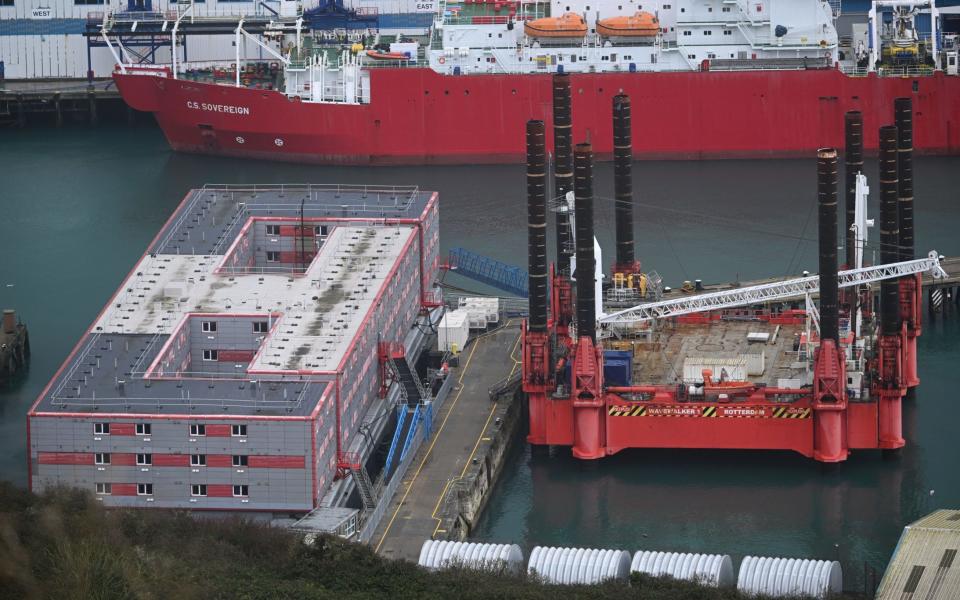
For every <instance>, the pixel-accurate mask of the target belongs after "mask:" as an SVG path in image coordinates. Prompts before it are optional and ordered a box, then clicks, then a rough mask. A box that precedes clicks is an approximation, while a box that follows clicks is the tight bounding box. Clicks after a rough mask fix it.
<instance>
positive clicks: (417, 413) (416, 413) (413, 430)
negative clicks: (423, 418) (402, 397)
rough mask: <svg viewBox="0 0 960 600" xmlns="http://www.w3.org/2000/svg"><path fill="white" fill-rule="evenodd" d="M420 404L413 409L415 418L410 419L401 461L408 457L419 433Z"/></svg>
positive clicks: (401, 452)
mask: <svg viewBox="0 0 960 600" xmlns="http://www.w3.org/2000/svg"><path fill="white" fill-rule="evenodd" d="M420 406H421V405H420V404H418V405H417V407H416V408H414V409H413V420H412V421H410V429H409V430H408V431H407V439H406V440H404V442H403V450H401V451H400V462H403V459H404V458H406V457H407V452H408V451H409V450H410V446H411V445H412V444H413V436H414V435H416V433H417V423H418V422H419V421H420Z"/></svg>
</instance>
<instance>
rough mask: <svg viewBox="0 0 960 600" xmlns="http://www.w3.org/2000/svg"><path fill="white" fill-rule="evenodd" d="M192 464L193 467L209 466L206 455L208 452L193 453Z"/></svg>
mask: <svg viewBox="0 0 960 600" xmlns="http://www.w3.org/2000/svg"><path fill="white" fill-rule="evenodd" d="M190 466H191V467H205V466H207V455H206V454H191V455H190Z"/></svg>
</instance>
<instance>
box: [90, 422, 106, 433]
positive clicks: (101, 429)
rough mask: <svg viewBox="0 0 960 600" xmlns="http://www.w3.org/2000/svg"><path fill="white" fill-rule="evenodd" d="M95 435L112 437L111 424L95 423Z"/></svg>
mask: <svg viewBox="0 0 960 600" xmlns="http://www.w3.org/2000/svg"><path fill="white" fill-rule="evenodd" d="M93 433H94V434H96V435H110V423H94V424H93Z"/></svg>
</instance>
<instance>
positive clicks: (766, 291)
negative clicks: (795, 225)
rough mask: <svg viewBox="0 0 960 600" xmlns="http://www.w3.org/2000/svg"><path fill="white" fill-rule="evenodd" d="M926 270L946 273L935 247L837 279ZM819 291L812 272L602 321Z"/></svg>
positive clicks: (638, 319)
mask: <svg viewBox="0 0 960 600" xmlns="http://www.w3.org/2000/svg"><path fill="white" fill-rule="evenodd" d="M924 272H929V273H930V274H931V275H932V276H933V278H934V279H940V278H942V277H946V272H945V271H944V270H943V268H942V267H941V266H940V255H939V254H938V253H937V252H936V251H935V250H934V251H931V252H930V253H929V254H928V255H927V257H926V258H919V259H916V260H907V261H902V262H896V263H890V264H885V265H876V266H872V267H862V268H859V269H850V270H847V271H840V272H839V273H838V274H837V282H838V285H839V287H841V288H846V287H853V286H860V285H867V284H870V283H874V282H877V281H883V280H884V279H896V278H899V277H904V276H908V275H914V274H916V273H924ZM819 292H820V278H819V276H817V275H811V276H809V277H800V278H797V279H788V280H786V281H778V282H774V283H763V284H760V285H753V286H749V287H744V288H737V289H732V290H723V291H719V292H710V293H706V294H699V295H697V296H690V297H686V298H677V299H674V300H662V301H660V302H649V303H646V304H641V305H639V306H634V307H633V308H628V309H625V310H621V311H617V312H615V313H611V314H609V315H605V316H603V317H601V318H600V323H601V325H603V324H607V325H613V326H616V325H623V324H632V323H642V322H646V321H655V320H658V319H666V318H669V317H678V316H680V315H689V314H693V313H699V312H706V311H712V310H723V309H727V308H736V307H739V306H750V305H754V304H762V303H765V302H778V301H783V300H790V299H795V298H802V297H805V296H811V295H815V294H818V293H819Z"/></svg>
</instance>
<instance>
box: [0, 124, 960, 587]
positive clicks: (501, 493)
mask: <svg viewBox="0 0 960 600" xmlns="http://www.w3.org/2000/svg"><path fill="white" fill-rule="evenodd" d="M518 135H522V133H521V132H518ZM0 165H2V168H0V174H2V193H0V209H2V210H0V305H2V307H12V308H16V309H17V311H18V313H19V314H20V315H21V317H22V318H23V320H24V321H25V322H26V323H27V324H28V325H29V327H30V333H31V346H32V349H33V360H32V365H31V367H30V370H29V372H28V373H27V374H26V375H25V376H23V377H21V378H20V379H18V380H17V381H16V382H14V383H13V384H12V385H10V386H8V387H6V388H4V389H2V390H0V477H2V478H3V479H8V480H12V481H14V482H15V483H17V484H19V485H25V484H26V439H25V413H26V411H27V409H28V408H29V406H30V404H31V403H32V402H33V401H34V400H35V398H36V397H37V395H38V394H39V393H40V391H41V390H42V389H43V386H44V385H46V383H47V381H48V380H49V379H50V377H51V376H52V375H53V373H54V372H55V371H56V370H57V368H58V367H59V366H60V364H61V363H62V362H63V360H64V358H66V356H67V355H68V354H69V352H70V350H71V348H72V347H73V345H74V344H75V343H76V341H77V340H78V339H79V337H80V335H81V333H82V332H83V330H84V329H85V328H86V327H88V326H89V324H90V323H91V322H92V321H93V320H94V318H95V317H96V315H97V313H98V312H99V310H100V309H101V308H102V306H103V304H104V303H105V302H106V301H107V300H108V298H109V297H110V295H111V294H112V293H113V291H114V290H115V289H116V287H117V285H118V284H119V282H120V281H121V279H122V278H123V276H124V275H125V274H126V273H127V272H128V271H129V269H130V268H131V267H132V266H133V264H134V262H135V261H136V260H137V259H138V258H139V256H140V255H141V253H142V252H143V249H144V247H145V246H146V245H147V243H148V242H149V241H150V239H152V237H153V236H154V234H155V233H156V231H157V230H158V229H159V228H160V226H161V225H162V224H163V222H164V221H165V220H166V218H167V216H168V215H169V214H170V213H171V211H172V210H173V208H174V207H175V206H176V204H177V203H178V202H179V201H180V199H181V198H182V197H183V195H184V194H185V192H186V191H187V190H188V189H190V188H192V187H198V186H201V185H203V184H204V183H247V184H252V183H279V182H317V183H320V182H323V183H336V182H340V183H361V184H362V183H370V184H415V185H419V186H420V187H421V188H423V189H432V190H437V191H439V192H440V193H441V223H442V225H441V246H442V248H443V249H444V250H446V249H448V248H451V247H454V246H463V247H466V248H469V249H471V250H474V251H476V252H479V253H481V254H485V255H488V256H492V257H494V258H497V259H500V260H503V261H505V262H508V263H513V264H517V265H520V266H523V265H524V261H525V256H526V251H525V243H526V234H525V232H526V228H525V213H526V208H525V204H524V202H525V200H524V198H525V197H524V194H525V183H524V169H523V167H522V166H482V167H480V166H477V167H413V168H399V167H397V168H383V167H380V168H359V167H358V168H343V167H317V166H306V165H286V164H278V163H266V162H253V161H242V160H231V159H220V158H209V157H196V156H188V155H178V154H174V153H172V152H170V151H169V150H168V148H167V145H166V143H165V141H164V139H163V136H162V134H161V133H160V132H159V130H157V129H156V128H154V127H149V126H144V127H135V128H115V129H114V128H100V129H97V130H89V129H83V128H79V129H69V128H68V129H64V130H43V129H34V130H27V131H5V132H3V134H2V135H0ZM814 169H815V163H814V160H813V159H810V160H779V161H703V162H641V163H637V165H636V166H635V169H634V178H635V184H634V188H635V190H636V191H637V199H638V202H639V203H640V204H639V206H638V208H637V209H636V213H637V222H636V223H635V228H636V235H637V238H636V239H637V254H638V255H639V256H640V257H641V258H642V260H643V262H644V268H645V269H655V270H657V271H658V272H659V273H661V274H662V275H663V276H664V280H665V282H666V283H667V284H668V285H673V286H677V285H679V284H680V283H681V282H682V281H683V280H687V279H691V280H692V279H697V278H699V279H703V280H704V281H705V282H719V281H729V280H735V279H742V280H747V279H752V278H759V277H766V276H770V275H786V274H797V273H800V272H801V271H802V270H804V269H807V270H810V271H816V264H817V261H816V254H815V252H816V243H815V238H816V214H815V210H814V207H815V202H816V194H815V180H814ZM958 169H960V159H958V158H928V157H923V158H918V159H917V160H916V167H915V172H916V186H915V187H916V198H917V200H916V205H917V215H916V223H917V225H916V229H917V250H918V252H921V251H922V252H926V251H927V250H929V249H931V248H936V249H937V250H939V251H940V252H941V253H942V254H945V255H958V254H960V239H958V238H957V235H956V231H957V227H958V224H960V202H958V200H960V198H958V191H957V188H956V185H955V181H956V178H955V173H956V171H957V170H958ZM868 175H869V176H870V178H871V182H872V184H873V185H874V186H876V181H877V180H876V173H875V164H873V163H871V164H870V165H869V167H868ZM596 177H597V197H598V202H597V206H598V208H597V210H598V213H597V226H598V237H599V238H600V243H601V245H602V247H603V248H604V249H605V250H606V252H607V254H605V255H604V256H605V258H604V262H605V263H609V262H610V258H611V256H612V248H613V243H612V242H613V202H612V196H613V193H612V168H611V166H610V165H609V164H603V165H600V166H599V167H598V168H597V173H596ZM872 206H874V207H875V206H876V194H874V196H873V202H872ZM874 211H875V208H874ZM874 214H875V213H874ZM872 235H873V236H874V239H877V238H878V237H879V232H878V231H877V230H874V231H873V233H872ZM449 280H450V281H451V282H455V283H457V284H462V285H464V286H465V287H470V288H477V287H479V286H476V285H474V284H471V283H469V282H466V281H463V280H457V279H456V278H455V276H451V277H450V278H449ZM919 351H920V376H921V379H922V384H921V386H920V388H919V391H918V393H917V395H916V399H915V400H912V401H909V402H907V404H906V409H905V412H906V414H905V430H906V432H907V436H906V437H907V438H908V440H909V445H908V447H907V448H906V449H905V450H904V451H903V452H902V453H901V455H900V456H899V457H898V458H896V459H893V460H885V459H883V458H882V457H881V456H880V454H879V453H861V454H856V455H854V456H853V457H852V458H851V459H850V460H849V461H848V462H847V463H845V464H843V465H840V466H839V467H836V468H829V469H825V468H823V467H822V466H820V465H818V464H816V463H813V462H811V461H808V460H806V459H803V458H801V457H799V456H794V455H791V454H786V453H756V452H755V453H745V452H693V451H629V452H623V453H621V454H619V455H617V456H615V457H613V458H610V459H608V460H604V461H601V462H599V463H584V462H579V461H574V460H573V459H571V458H570V457H569V455H568V453H567V452H564V451H559V452H557V453H555V454H553V455H550V454H541V453H531V452H530V450H529V449H528V448H527V447H526V445H525V444H518V445H517V447H516V448H515V450H514V451H513V454H512V456H511V459H510V460H509V461H508V463H507V466H506V468H505V471H504V474H503V477H502V479H501V481H500V482H499V483H498V484H497V487H496V490H495V494H494V496H493V498H492V499H491V501H490V504H489V505H488V509H487V511H486V513H485V515H484V516H483V518H482V519H481V522H480V523H479V524H478V527H477V529H476V532H475V537H477V538H478V539H482V540H498V541H511V542H518V543H521V544H522V545H523V546H525V549H526V550H529V549H530V548H531V547H532V546H533V545H537V544H547V545H585V546H597V547H622V548H624V549H628V550H631V551H634V550H637V549H657V550H676V551H699V552H703V551H709V552H723V553H730V554H733V555H735V557H740V556H743V555H745V554H762V555H784V556H785V555H791V556H803V557H821V558H833V557H838V556H839V557H840V558H841V559H842V560H843V561H844V564H845V566H846V567H847V569H848V572H847V576H848V581H852V582H854V585H856V583H855V582H857V581H859V580H860V579H861V578H862V566H863V564H864V563H868V564H869V565H872V566H874V567H876V568H877V569H882V567H883V566H884V565H885V564H886V560H887V559H888V558H889V555H890V553H891V551H892V550H893V546H894V544H895V543H896V540H897V536H898V535H899V532H900V530H901V528H902V526H903V525H904V524H905V523H906V522H908V521H910V520H912V519H914V518H916V517H918V516H920V515H922V514H924V513H926V512H928V511H929V510H932V509H934V508H938V507H957V506H960V469H958V468H957V460H958V458H960V448H958V447H957V444H956V441H955V438H954V437H953V436H954V435H955V433H956V431H957V429H958V425H957V420H956V419H955V415H956V413H957V404H956V403H957V400H956V392H955V388H956V375H955V373H954V375H953V376H951V375H950V373H951V372H954V371H953V369H955V365H956V364H958V362H960V319H957V318H956V317H953V318H952V319H950V320H947V321H944V320H942V319H940V318H938V319H936V320H934V321H933V322H932V323H931V322H928V323H925V325H924V331H923V336H922V337H921V338H920V344H919ZM848 587H849V586H848Z"/></svg>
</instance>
